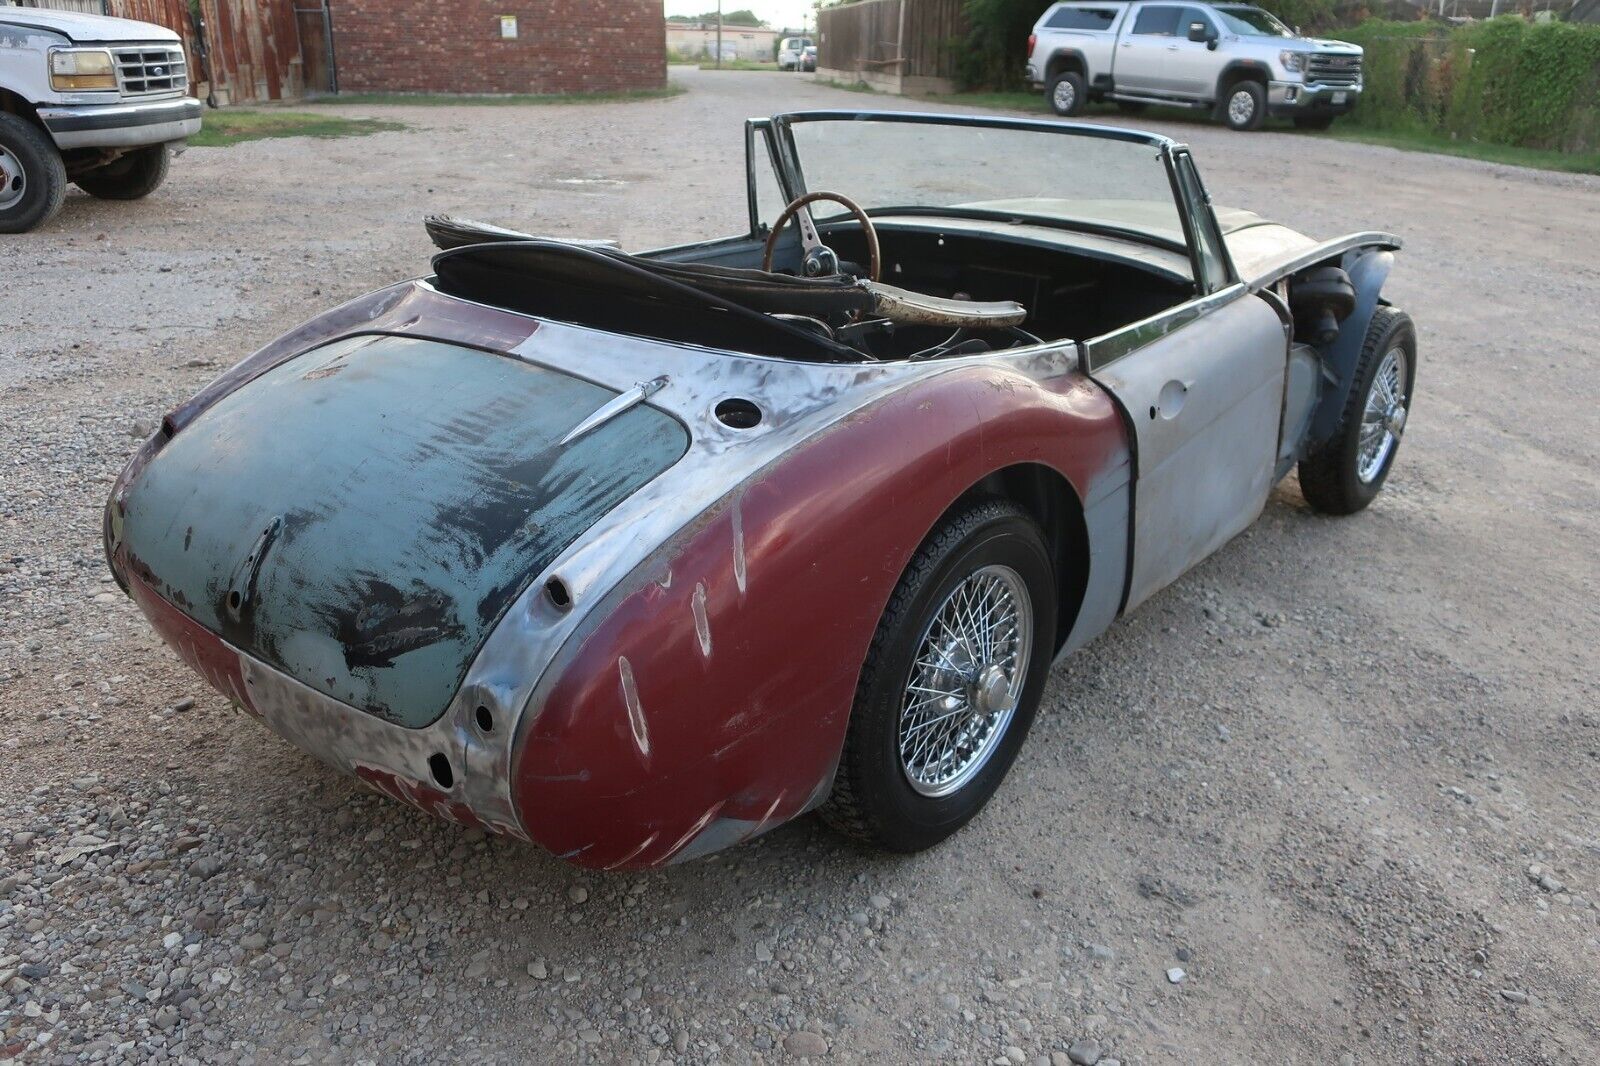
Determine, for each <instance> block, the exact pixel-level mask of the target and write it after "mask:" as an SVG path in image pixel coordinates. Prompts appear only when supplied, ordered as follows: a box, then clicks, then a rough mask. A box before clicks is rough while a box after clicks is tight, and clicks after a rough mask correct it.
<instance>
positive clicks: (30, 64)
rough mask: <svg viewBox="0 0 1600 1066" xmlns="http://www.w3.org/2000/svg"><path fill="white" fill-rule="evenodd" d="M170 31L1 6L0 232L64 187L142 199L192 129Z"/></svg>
mask: <svg viewBox="0 0 1600 1066" xmlns="http://www.w3.org/2000/svg"><path fill="white" fill-rule="evenodd" d="M200 111H201V108H200V101H198V100H196V99H195V98H194V97H192V96H190V95H189V67H188V62H187V60H186V58H185V56H184V52H183V41H182V39H181V38H179V36H178V35H177V34H176V33H174V32H172V31H171V30H169V29H166V28H165V27H162V26H155V25H152V24H150V23H148V22H134V21H132V20H130V19H117V18H106V17H104V16H101V15H83V14H78V13H76V12H68V11H46V10H41V9H38V8H31V7H29V8H22V7H9V6H0V233H24V232H26V231H28V230H30V229H33V228H35V227H37V226H40V225H42V224H43V223H44V222H46V221H47V220H49V218H50V217H51V216H52V215H54V214H55V213H56V211H57V210H58V209H59V208H60V207H61V200H62V197H63V196H64V195H65V194H66V188H67V182H68V181H72V182H75V183H77V185H78V187H79V188H81V189H82V190H83V191H84V192H87V193H89V194H90V195H93V196H99V197H103V198H105V199H109V200H136V199H138V198H140V197H142V196H148V195H149V194H150V193H152V192H154V191H155V190H156V188H157V187H158V186H159V185H160V184H161V183H162V181H164V180H165V179H166V176H167V163H168V160H169V158H170V156H171V155H172V154H173V152H174V150H181V149H182V148H183V146H184V144H185V142H186V141H187V139H188V138H189V137H192V136H194V135H195V134H196V133H199V132H200Z"/></svg>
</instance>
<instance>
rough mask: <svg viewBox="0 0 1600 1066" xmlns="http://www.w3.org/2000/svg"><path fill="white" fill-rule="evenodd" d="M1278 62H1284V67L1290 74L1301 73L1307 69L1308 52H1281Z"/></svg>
mask: <svg viewBox="0 0 1600 1066" xmlns="http://www.w3.org/2000/svg"><path fill="white" fill-rule="evenodd" d="M1278 62H1279V63H1281V64H1283V69H1284V70H1287V71H1288V72H1289V73H1290V74H1299V73H1300V72H1301V71H1303V70H1305V69H1306V54H1305V53H1304V52H1279V53H1278Z"/></svg>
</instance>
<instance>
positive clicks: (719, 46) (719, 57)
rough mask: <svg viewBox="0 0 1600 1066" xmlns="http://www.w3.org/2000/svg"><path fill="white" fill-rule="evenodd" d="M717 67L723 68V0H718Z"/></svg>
mask: <svg viewBox="0 0 1600 1066" xmlns="http://www.w3.org/2000/svg"><path fill="white" fill-rule="evenodd" d="M717 69H718V70H721V69H722V0H717Z"/></svg>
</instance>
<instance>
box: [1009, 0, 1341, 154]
mask: <svg viewBox="0 0 1600 1066" xmlns="http://www.w3.org/2000/svg"><path fill="white" fill-rule="evenodd" d="M1361 59H1362V51H1361V49H1360V48H1359V47H1357V46H1356V45H1353V44H1345V43H1343V42H1340V41H1322V40H1313V39H1309V38H1303V37H1300V36H1299V35H1298V34H1296V33H1295V31H1293V30H1291V29H1290V28H1289V27H1287V26H1285V25H1284V24H1283V23H1282V22H1279V21H1278V20H1277V19H1276V18H1274V17H1273V16H1272V15H1271V14H1269V13H1267V12H1266V11H1263V10H1261V9H1260V8H1259V7H1252V6H1250V5H1248V4H1204V3H1186V4H1175V3H1128V4H1123V3H1066V4H1054V5H1052V6H1051V7H1050V8H1049V9H1048V10H1046V11H1045V13H1044V14H1043V15H1041V16H1039V21H1038V22H1037V23H1036V24H1035V25H1034V27H1033V35H1032V36H1031V37H1029V38H1028V66H1027V71H1026V74H1027V78H1028V80H1029V81H1030V82H1032V83H1033V84H1034V85H1036V86H1038V85H1043V87H1044V89H1045V94H1046V98H1047V99H1048V100H1049V101H1050V106H1051V107H1052V108H1054V110H1055V112H1056V114H1058V115H1076V114H1077V113H1078V112H1079V111H1081V110H1082V109H1083V106H1084V104H1086V103H1088V102H1089V101H1091V100H1114V101H1116V103H1117V104H1118V105H1119V106H1120V107H1122V109H1123V110H1125V111H1139V110H1141V109H1143V108H1144V107H1145V105H1147V104H1162V105H1167V106H1177V107H1192V108H1197V109H1200V110H1209V111H1211V112H1213V114H1214V115H1215V116H1216V119H1217V121H1219V122H1222V123H1225V124H1226V125H1227V126H1228V127H1229V128H1230V129H1236V130H1253V129H1258V128H1260V126H1261V124H1262V122H1264V121H1265V120H1266V118H1267V116H1268V115H1273V116H1277V117H1284V118H1292V119H1293V120H1294V124H1295V125H1296V126H1299V127H1301V128H1303V129H1327V128H1328V126H1329V125H1330V124H1331V123H1332V122H1333V120H1334V118H1335V117H1336V116H1338V115H1342V114H1345V113H1346V112H1348V111H1350V110H1352V109H1353V108H1354V107H1355V106H1356V103H1357V101H1358V100H1360V98H1361Z"/></svg>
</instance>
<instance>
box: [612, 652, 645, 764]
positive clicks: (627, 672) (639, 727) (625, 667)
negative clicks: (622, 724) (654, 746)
mask: <svg viewBox="0 0 1600 1066" xmlns="http://www.w3.org/2000/svg"><path fill="white" fill-rule="evenodd" d="M617 673H618V674H620V675H621V677H622V702H623V703H625V704H626V705H627V707H628V726H629V728H631V729H632V730H633V742H634V743H635V744H637V745H638V746H639V754H640V755H646V756H647V755H649V754H650V730H649V728H648V727H647V726H646V725H645V721H644V708H643V707H641V706H640V704H639V685H638V683H637V682H635V681H634V680H633V664H632V663H630V662H628V657H627V656H626V655H624V656H622V657H621V658H619V659H618V660H617Z"/></svg>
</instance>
